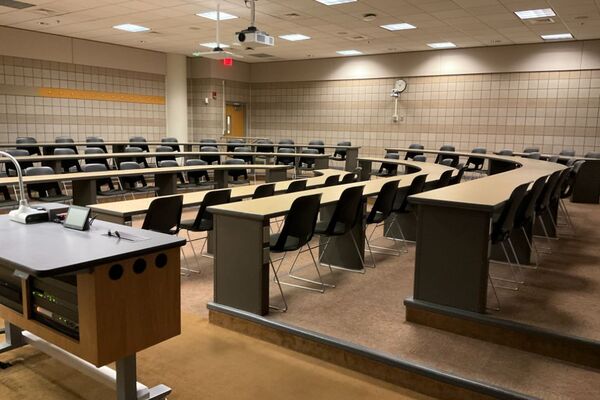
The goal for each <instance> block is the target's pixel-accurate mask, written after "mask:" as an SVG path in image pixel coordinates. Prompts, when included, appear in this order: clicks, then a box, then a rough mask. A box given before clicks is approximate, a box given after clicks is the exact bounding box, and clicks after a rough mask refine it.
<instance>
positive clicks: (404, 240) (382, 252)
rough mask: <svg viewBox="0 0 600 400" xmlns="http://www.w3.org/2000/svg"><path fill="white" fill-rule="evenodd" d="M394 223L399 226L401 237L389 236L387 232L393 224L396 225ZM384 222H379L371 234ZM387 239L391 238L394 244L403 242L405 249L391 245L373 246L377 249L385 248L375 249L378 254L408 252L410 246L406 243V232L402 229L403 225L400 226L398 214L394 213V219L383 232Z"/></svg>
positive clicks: (395, 254)
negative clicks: (397, 218) (390, 246)
mask: <svg viewBox="0 0 600 400" xmlns="http://www.w3.org/2000/svg"><path fill="white" fill-rule="evenodd" d="M394 224H396V226H397V227H398V230H399V232H400V236H401V239H395V238H391V237H388V236H387V234H388V233H389V232H390V230H391V229H392V226H394ZM381 225H382V224H377V225H376V226H375V228H374V229H373V232H371V235H373V233H374V232H375V229H377V227H378V226H381ZM382 237H384V238H386V239H389V240H391V241H393V242H394V246H395V245H396V242H402V244H403V245H404V251H401V250H396V249H394V248H389V247H383V246H375V245H373V246H371V247H372V248H374V249H377V250H383V251H377V250H376V251H374V253H376V254H385V255H391V256H400V255H401V254H402V253H403V252H404V253H408V246H407V245H406V238H405V236H404V232H403V231H402V227H401V226H400V223H399V222H398V221H397V220H396V216H395V215H394V216H393V217H392V221H391V222H390V224H389V226H388V228H387V230H386V231H385V232H384V233H383V236H382Z"/></svg>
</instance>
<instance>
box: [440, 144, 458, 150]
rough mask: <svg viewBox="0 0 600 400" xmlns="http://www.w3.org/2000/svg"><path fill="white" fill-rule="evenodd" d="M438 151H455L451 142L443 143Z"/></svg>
mask: <svg viewBox="0 0 600 400" xmlns="http://www.w3.org/2000/svg"><path fill="white" fill-rule="evenodd" d="M440 151H456V148H455V147H454V146H452V145H451V144H445V145H442V146H441V147H440Z"/></svg>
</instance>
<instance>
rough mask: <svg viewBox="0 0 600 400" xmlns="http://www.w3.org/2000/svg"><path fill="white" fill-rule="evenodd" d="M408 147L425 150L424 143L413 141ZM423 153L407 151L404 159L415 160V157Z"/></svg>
mask: <svg viewBox="0 0 600 400" xmlns="http://www.w3.org/2000/svg"><path fill="white" fill-rule="evenodd" d="M408 148H409V149H415V150H423V149H425V146H423V145H422V144H418V143H412V144H411V145H410V146H408ZM421 155H423V153H422V152H420V151H407V152H406V155H405V156H404V159H405V160H408V159H412V160H414V158H415V157H416V156H421Z"/></svg>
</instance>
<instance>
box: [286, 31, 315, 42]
mask: <svg viewBox="0 0 600 400" xmlns="http://www.w3.org/2000/svg"><path fill="white" fill-rule="evenodd" d="M279 37H280V38H281V39H285V40H289V41H291V42H297V41H299V40H308V39H310V36H306V35H302V34H300V33H292V34H291V35H281V36H279Z"/></svg>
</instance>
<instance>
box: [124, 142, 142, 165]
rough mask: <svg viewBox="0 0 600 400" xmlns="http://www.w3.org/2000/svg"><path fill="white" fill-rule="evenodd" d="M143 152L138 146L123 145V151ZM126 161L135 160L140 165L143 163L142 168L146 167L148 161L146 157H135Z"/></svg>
mask: <svg viewBox="0 0 600 400" xmlns="http://www.w3.org/2000/svg"><path fill="white" fill-rule="evenodd" d="M143 152H144V150H143V149H142V148H141V147H138V146H127V147H125V153H143ZM128 161H133V162H136V163H138V164H140V165H143V166H144V168H148V161H147V160H146V157H135V158H131V159H130V160H128Z"/></svg>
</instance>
